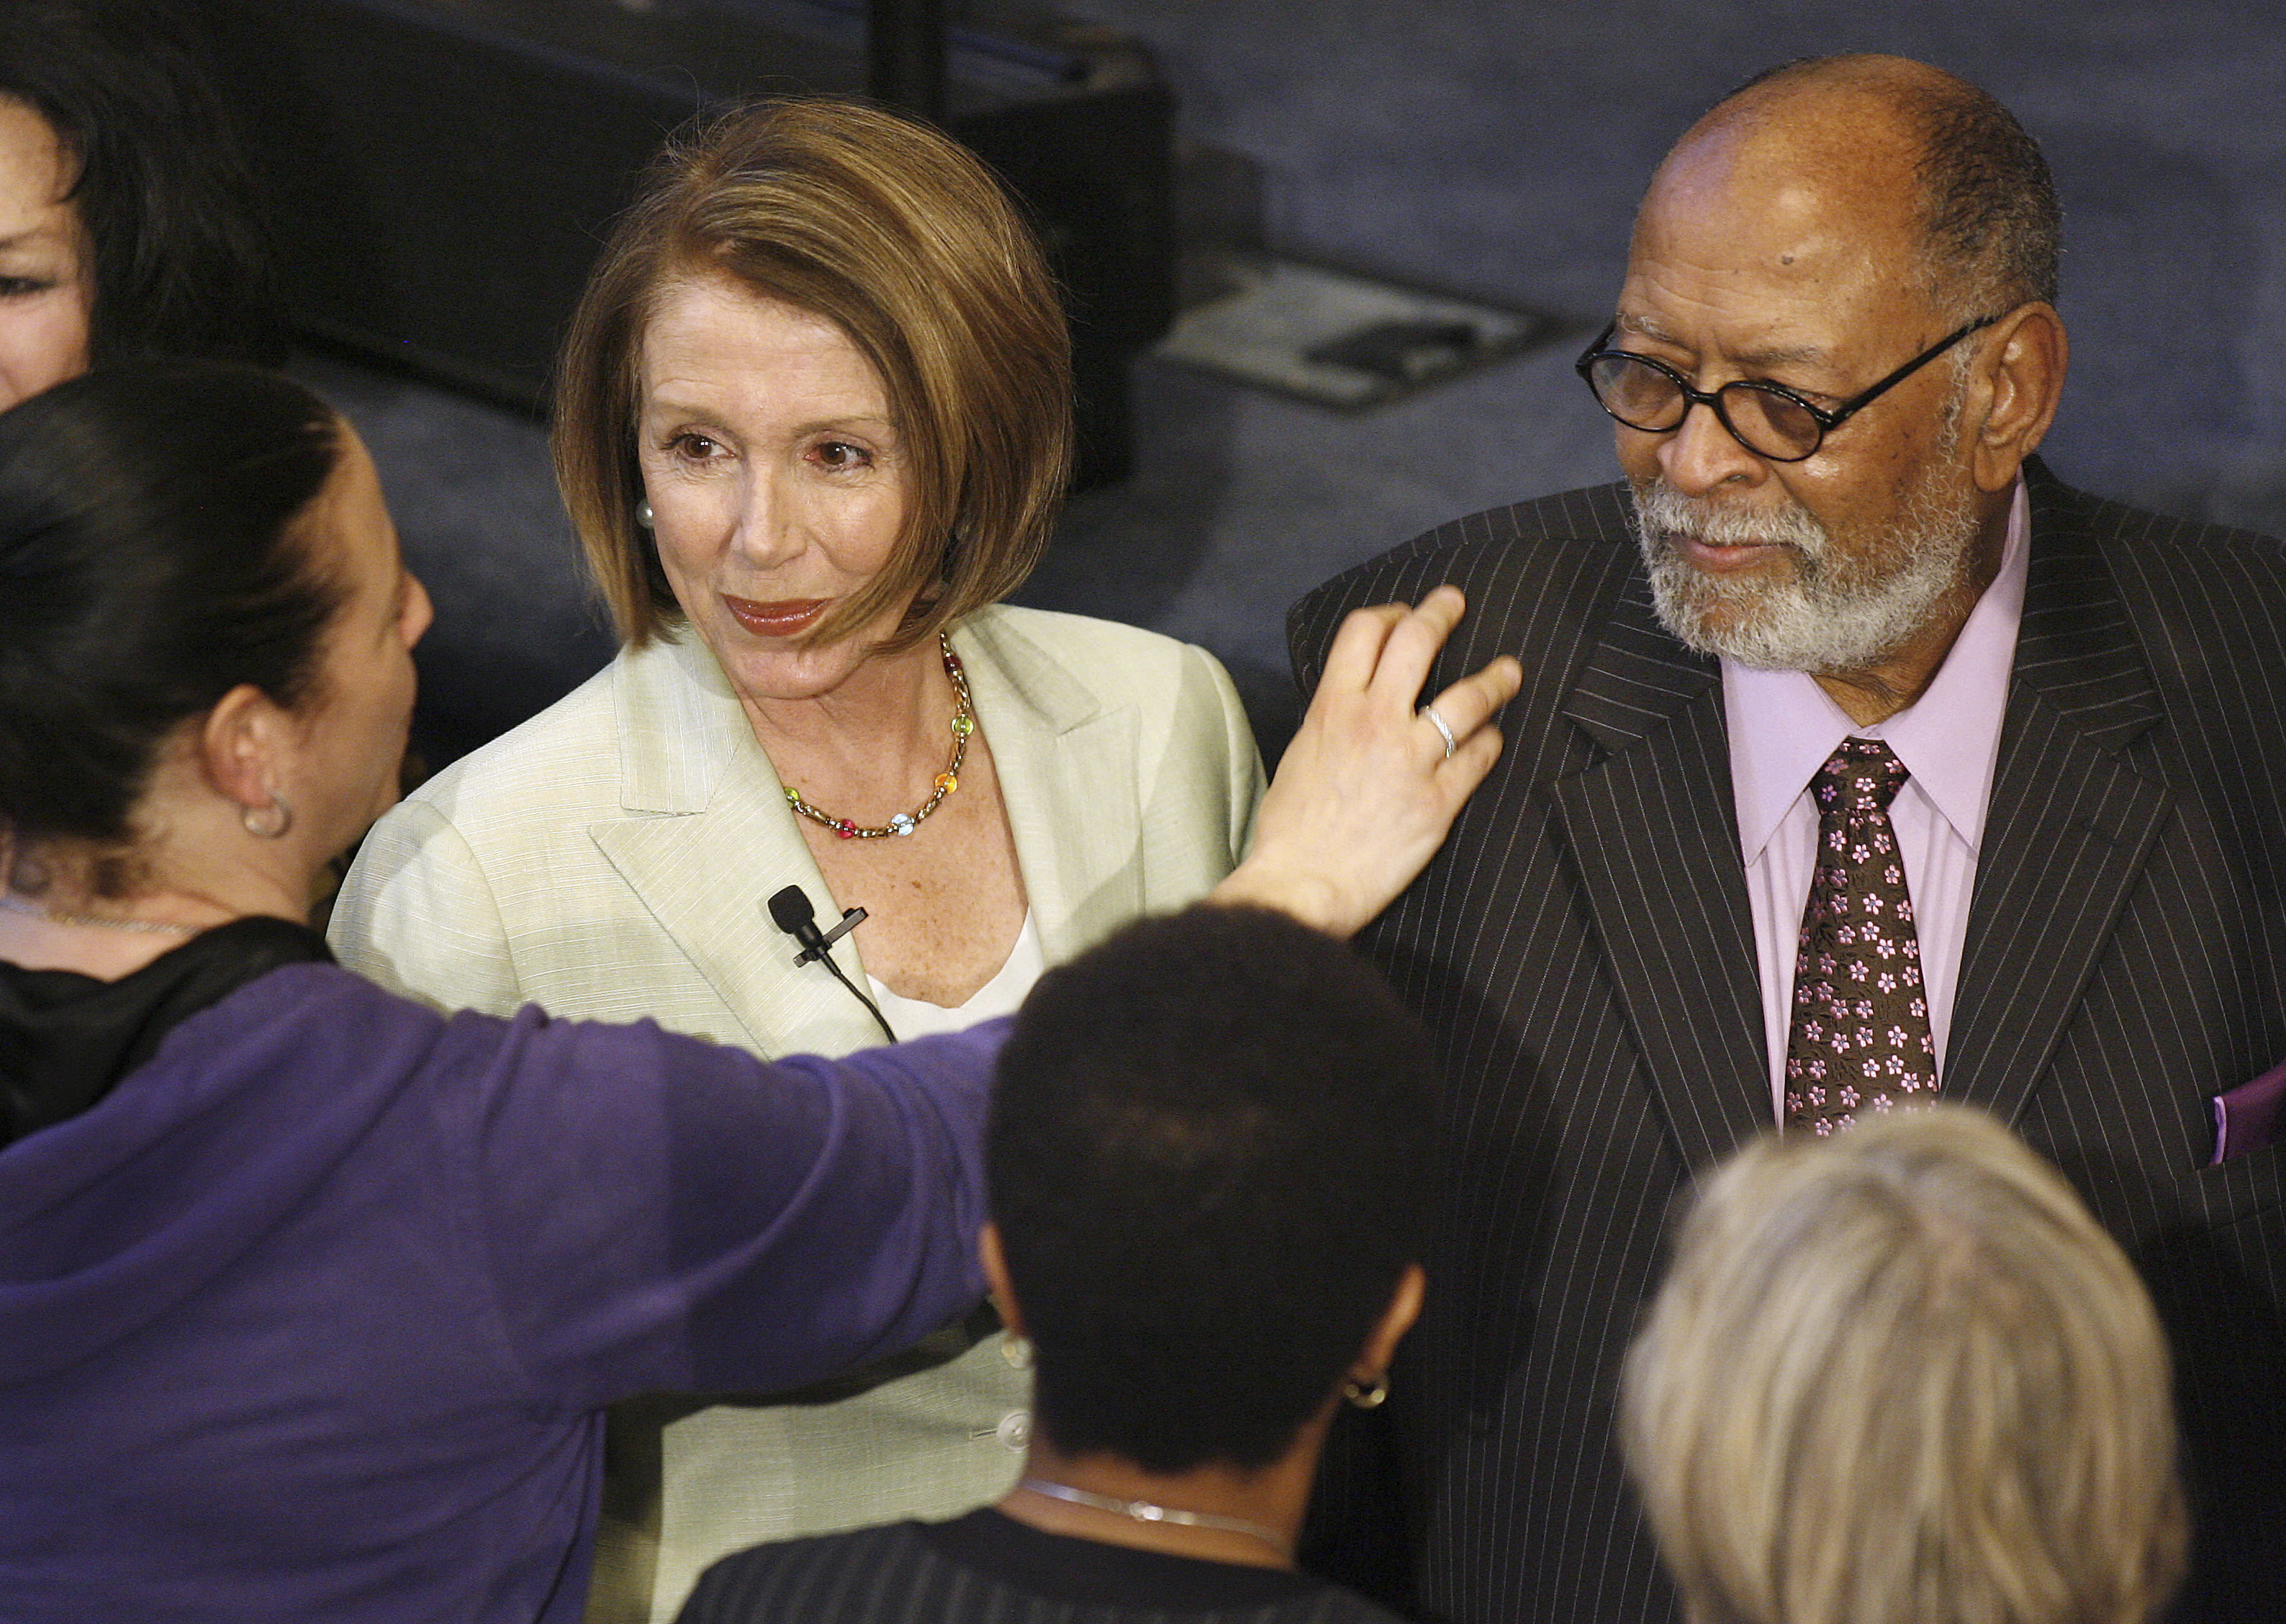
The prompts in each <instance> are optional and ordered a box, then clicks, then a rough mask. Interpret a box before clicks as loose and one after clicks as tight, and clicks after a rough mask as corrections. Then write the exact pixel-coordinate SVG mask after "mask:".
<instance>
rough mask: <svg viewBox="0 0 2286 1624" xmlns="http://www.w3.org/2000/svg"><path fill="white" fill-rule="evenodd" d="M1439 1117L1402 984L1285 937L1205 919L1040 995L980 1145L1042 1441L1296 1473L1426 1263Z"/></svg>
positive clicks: (1266, 915)
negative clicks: (1337, 1393)
mask: <svg viewBox="0 0 2286 1624" xmlns="http://www.w3.org/2000/svg"><path fill="white" fill-rule="evenodd" d="M1434 1102H1435V1095H1434V1087H1433V1083H1432V1061H1431V1055H1430V1052H1429V1047H1428V1042H1427V1039H1426V1038H1425V1037H1423V1034H1422V1031H1421V1029H1420V1027H1419V1025H1418V1024H1417V1023H1416V1022H1415V1021H1414V1019H1413V1017H1412V1016H1411V1015H1409V1014H1408V1013H1407V1012H1406V1010H1405V1008H1404V1007H1403V1005H1400V1004H1399V1002H1398V1000H1397V997H1396V995H1395V994H1394V993H1393V992H1391V990H1390V988H1389V985H1388V983H1387V982H1386V981H1383V979H1382V978H1381V976H1380V975H1379V974H1377V973H1376V972H1375V971H1374V970H1373V969H1372V968H1371V967H1370V966H1368V965H1367V964H1366V963H1365V962H1364V961H1363V960H1362V959H1360V958H1359V957H1358V956H1357V955H1356V954H1355V953H1354V952H1352V950H1350V949H1349V948H1348V947H1346V946H1344V944H1342V943H1340V942H1335V941H1333V940H1332V939H1330V938H1328V937H1326V936H1323V935H1320V934H1318V933H1316V932H1314V931H1312V930H1309V929H1307V928H1306V927H1305V926H1301V925H1299V924H1297V923H1296V922H1295V921H1294V920H1292V919H1291V918H1288V917H1286V916H1285V915H1283V914H1279V913H1272V912H1267V911H1261V910H1256V909H1236V908H1223V907H1218V906H1213V905H1208V904H1201V905H1199V906H1196V907H1194V908H1191V909H1190V910H1188V911H1185V912H1182V913H1178V914H1174V915H1171V916H1169V917H1167V918H1156V919H1149V920H1146V921H1143V922H1142V923H1139V924H1136V925H1132V926H1129V927H1127V928H1126V929H1125V930H1123V931H1122V932H1121V933H1120V934H1117V935H1115V936H1114V937H1112V938H1111V939H1110V940H1108V942H1104V943H1103V944H1102V945H1100V946H1099V947H1097V948H1095V949H1094V950H1092V951H1090V952H1088V953H1086V954H1084V955H1083V956H1081V957H1080V958H1076V959H1075V960H1073V961H1072V962H1071V963H1069V964H1067V965H1065V966H1061V967H1060V968H1058V969H1054V970H1052V971H1050V972H1049V973H1048V974H1046V975H1044V976H1043V977H1042V978H1041V980H1040V981H1039V983H1038V985H1037V986H1036V987H1035V988H1034V989H1033V990H1032V994H1031V996H1030V997H1029V998H1027V999H1026V1000H1025V1003H1024V1009H1023V1013H1022V1014H1021V1015H1020V1016H1019V1017H1018V1019H1017V1022H1016V1029H1015V1033H1014V1035H1013V1037H1011V1039H1010V1040H1009V1043H1008V1045H1007V1047H1006V1049H1005V1051H1003V1052H1002V1054H1001V1058H1000V1069H999V1079H998V1084H997V1089H996V1091H995V1092H994V1095H993V1101H992V1113H991V1122H990V1126H989V1129H988V1131H987V1139H986V1147H987V1148H986V1165H987V1173H988V1179H989V1189H990V1197H991V1206H992V1216H993V1219H994V1221H995V1222H996V1223H997V1225H998V1226H999V1229H1000V1236H1001V1244H1002V1249H1003V1252H1004V1254H1005V1257H1006V1259H1007V1265H1008V1273H1009V1279H1010V1284H1011V1285H1012V1287H1013V1289H1014V1292H1015V1296H1016V1301H1017V1305H1018V1308H1019V1311H1020V1312H1021V1314H1022V1316H1023V1320H1024V1323H1025V1328H1026V1329H1027V1330H1028V1331H1029V1333H1030V1335H1031V1338H1032V1341H1033V1344H1034V1346H1035V1348H1036V1350H1037V1355H1036V1358H1037V1362H1036V1370H1037V1380H1038V1391H1037V1398H1036V1400H1035V1406H1034V1423H1033V1424H1034V1426H1035V1427H1036V1428H1037V1430H1038V1431H1039V1432H1040V1434H1041V1435H1042V1436H1043V1437H1044V1438H1045V1439H1048V1440H1050V1441H1051V1442H1052V1443H1053V1444H1054V1446H1055V1447H1057V1448H1058V1449H1060V1450H1061V1451H1063V1452H1064V1453H1066V1454H1068V1455H1097V1454H1108V1455H1116V1456H1118V1457H1120V1458H1122V1459H1124V1460H1127V1461H1131V1462H1135V1463H1136V1464H1137V1465H1139V1466H1141V1467H1143V1468H1144V1469H1145V1470H1150V1471H1182V1470H1189V1469H1191V1468H1193V1467H1195V1466H1199V1465H1202V1464H1204V1463H1206V1462H1224V1463H1227V1464H1230V1465H1233V1466H1236V1467H1239V1468H1242V1469H1250V1468H1256V1467H1260V1466H1265V1465H1267V1464H1268V1463H1270V1462H1273V1461H1274V1460H1276V1459H1278V1458H1279V1457H1280V1456H1281V1455H1283V1454H1284V1453H1285V1452H1286V1450H1287V1449H1288V1448H1289V1447H1291V1445H1292V1443H1293V1441H1294V1438H1295V1435H1296V1434H1297V1432H1298V1431H1299V1430H1300V1429H1301V1426H1302V1424H1303V1423H1305V1421H1307V1420H1308V1419H1309V1418H1310V1416H1311V1415H1314V1414H1315V1413H1316V1412H1317V1410H1318V1408H1319V1407H1320V1406H1321V1405H1322V1404H1324V1403H1325V1401H1326V1399H1327V1398H1328V1396H1329V1395H1330V1394H1331V1393H1332V1391H1333V1389H1334V1384H1335V1383H1336V1382H1337V1381H1338V1380H1340V1379H1341V1376H1342V1373H1343V1371H1344V1369H1345V1368H1347V1366H1348V1365H1349V1364H1350V1362H1351V1361H1352V1360H1355V1359H1356V1358H1357V1356H1358V1352H1359V1350H1360V1348H1361V1347H1363V1345H1364V1344H1365V1341H1366V1338H1367V1336H1368V1335H1369V1334H1370V1333H1371V1331H1372V1329H1373V1328H1374V1326H1375V1325H1376V1323H1377V1322H1378V1321H1379V1320H1380V1318H1381V1316H1382V1314H1383V1313H1384V1312H1385V1311H1386V1310H1387V1309H1388V1307H1389V1305H1390V1301H1391V1296H1392V1295H1393V1293H1394V1292H1395V1290H1396V1289H1397V1285H1398V1282H1399V1280H1400V1279H1401V1278H1402V1277H1403V1275H1404V1273H1405V1270H1406V1268H1407V1265H1410V1264H1412V1263H1414V1262H1415V1261H1416V1260H1417V1258H1418V1257H1419V1256H1420V1253H1421V1250H1422V1246H1423V1240H1424V1234H1425V1228H1426V1224H1427V1218H1428V1211H1429V1202H1430V1183H1431V1180H1430V1171H1429V1170H1430V1163H1431V1155H1432V1154H1433V1149H1434V1135H1435V1128H1434V1125H1433V1122H1432V1117H1433V1108H1434Z"/></svg>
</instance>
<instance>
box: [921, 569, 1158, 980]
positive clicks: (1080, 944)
mask: <svg viewBox="0 0 2286 1624" xmlns="http://www.w3.org/2000/svg"><path fill="white" fill-rule="evenodd" d="M952 643H953V649H954V651H955V652H956V653H958V655H959V656H960V658H961V660H962V662H963V663H964V664H965V665H966V666H967V669H968V686H969V691H970V693H971V694H972V695H973V696H974V699H975V701H976V716H977V723H978V725H979V726H980V727H981V729H983V732H984V737H986V739H987V740H989V743H990V745H991V747H992V760H993V763H994V765H995V766H996V767H997V769H998V772H999V778H1000V794H1001V799H1002V800H1003V802H1004V803H1005V806H1006V808H1007V811H1008V824H1009V829H1010V832H1012V834H1013V836H1014V839H1015V843H1016V861H1017V863H1018V864H1019V866H1020V867H1021V869H1022V871H1023V875H1024V890H1025V895H1026V897H1027V899H1028V901H1029V905H1030V907H1031V911H1032V922H1033V924H1034V926H1036V927H1037V929H1038V931H1039V933H1040V950H1041V952H1042V955H1043V956H1044V958H1046V960H1047V962H1048V963H1050V964H1057V963H1060V962H1061V961H1062V960H1064V959H1066V958H1070V957H1071V956H1072V955H1073V954H1074V953H1076V952H1077V951H1079V950H1081V949H1082V948H1084V947H1085V946H1087V945H1088V944H1089V943H1091V942H1096V941H1098V940H1100V938H1101V937H1102V936H1103V935H1104V934H1106V933H1108V932H1109V931H1110V930H1112V929H1114V928H1115V927H1116V926H1119V925H1121V924H1123V923H1124V922H1125V921H1127V920H1129V919H1131V918H1134V917H1135V916H1136V915H1137V914H1139V913H1140V912H1141V911H1142V910H1143V876H1142V873H1141V871H1140V870H1139V868H1138V866H1137V864H1136V862H1135V854H1136V853H1137V851H1138V850H1139V849H1140V847H1141V840H1142V825H1143V809H1142V800H1141V795H1142V788H1141V784H1140V783H1139V774H1138V773H1137V771H1136V763H1137V759H1138V756H1139V753H1140V748H1141V745H1140V740H1139V734H1138V731H1137V726H1138V724H1137V719H1136V714H1135V712H1134V709H1133V707H1131V706H1105V705H1104V704H1103V703H1102V701H1101V700H1100V698H1098V697H1097V695H1096V693H1095V692H1094V690H1092V688H1090V687H1089V686H1088V684H1087V682H1085V680H1084V678H1083V677H1082V676H1081V674H1079V673H1077V672H1075V671H1073V670H1072V669H1070V668H1069V667H1068V666H1066V665H1064V664H1063V663H1062V662H1060V660H1058V659H1057V658H1056V657H1055V656H1053V655H1052V654H1051V653H1049V652H1048V651H1047V650H1045V649H1043V648H1042V647H1041V646H1040V645H1039V644H1038V643H1035V642H1033V641H1032V640H1031V639H1030V638H1029V637H1027V636H1025V635H1023V633H1022V632H1021V631H1020V630H1018V629H1017V628H1016V627H1015V626H1014V625H1013V624H1012V623H1011V622H1010V621H1009V619H1007V618H1006V617H1005V616H1003V615H1000V614H997V613H996V612H995V611H990V610H987V611H984V612H982V613H981V614H979V615H976V616H974V617H973V618H972V619H969V620H967V621H966V622H964V623H963V624H962V626H961V627H959V628H958V629H957V630H956V631H955V632H954V633H953V635H952Z"/></svg>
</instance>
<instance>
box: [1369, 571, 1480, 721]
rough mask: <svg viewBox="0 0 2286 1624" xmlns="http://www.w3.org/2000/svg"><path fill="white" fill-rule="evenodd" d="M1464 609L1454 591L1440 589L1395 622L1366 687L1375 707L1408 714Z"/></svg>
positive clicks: (1465, 603)
mask: <svg viewBox="0 0 2286 1624" xmlns="http://www.w3.org/2000/svg"><path fill="white" fill-rule="evenodd" d="M1468 607H1469V604H1468V600H1467V599H1466V598H1465V597H1463V596H1462V595H1461V589H1460V588H1459V587H1454V586H1443V587H1438V588H1437V589H1436V590H1435V591H1433V592H1431V594H1430V595H1428V596H1427V597H1424V598H1423V599H1422V600H1421V602H1420V603H1418V604H1417V605H1415V607H1414V608H1413V609H1411V610H1410V611H1407V612H1406V613H1404V614H1402V615H1400V616H1399V617H1398V618H1397V619H1396V621H1395V622H1394V623H1393V624H1391V627H1390V628H1389V631H1388V635H1386V636H1384V637H1383V640H1382V644H1381V649H1380V658H1378V659H1376V661H1375V663H1374V668H1373V676H1372V679H1371V681H1370V682H1369V683H1368V691H1369V692H1370V693H1371V694H1372V696H1373V698H1374V699H1375V700H1376V702H1377V703H1380V704H1383V705H1387V706H1392V707H1395V706H1402V707H1403V708H1404V709H1405V710H1407V711H1408V712H1409V711H1412V710H1413V709H1415V707H1416V706H1418V705H1419V704H1420V702H1421V687H1422V684H1423V683H1424V682H1427V681H1428V680H1429V669H1430V666H1431V665H1432V664H1434V663H1435V661H1436V658H1437V652H1438V650H1440V649H1442V648H1443V647H1444V646H1445V640H1446V638H1447V637H1450V636H1451V635H1453V628H1454V627H1456V626H1458V625H1459V624H1460V623H1461V617H1462V614H1464V613H1465V612H1467V610H1468ZM1447 720H1448V721H1449V720H1450V719H1449V718H1447Z"/></svg>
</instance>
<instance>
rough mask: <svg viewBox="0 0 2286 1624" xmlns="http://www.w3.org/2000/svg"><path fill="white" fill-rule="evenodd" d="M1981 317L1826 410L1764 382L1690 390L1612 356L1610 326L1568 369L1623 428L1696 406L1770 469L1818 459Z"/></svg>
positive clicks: (1675, 423) (1641, 359)
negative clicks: (1838, 435) (1839, 433)
mask: <svg viewBox="0 0 2286 1624" xmlns="http://www.w3.org/2000/svg"><path fill="white" fill-rule="evenodd" d="M1999 319H2000V318H1999V317H1998V316H1980V317H1978V318H1977V319H1975V321H1972V322H1970V323H1969V324H1968V325H1967V327H1959V328H1956V329H1955V330H1954V331H1952V332H1951V333H1950V334H1948V335H1945V336H1944V337H1943V338H1940V339H1938V340H1937V341H1936V343H1933V344H1931V345H1930V346H1929V347H1928V348H1927V349H1926V350H1924V351H1921V352H1920V353H1919V355H1917V356H1915V357H1913V359H1912V360H1910V361H1907V362H1906V363H1905V364H1904V366H1902V367H1898V368H1897V369H1896V371H1895V372H1893V373H1891V374H1889V375H1888V377H1886V378H1884V379H1882V380H1881V381H1880V382H1879V383H1876V384H1874V385H1873V386H1872V388H1871V389H1866V390H1859V391H1858V392H1857V393H1856V394H1855V395H1852V396H1851V397H1850V398H1849V399H1847V400H1845V401H1843V402H1842V403H1841V405H1840V406H1835V407H1833V409H1832V410H1831V411H1828V410H1827V409H1826V408H1825V407H1824V406H1812V405H1811V404H1810V403H1809V401H1807V400H1804V399H1803V398H1801V396H1800V395H1797V394H1795V393H1794V392H1793V390H1790V389H1788V388H1787V387H1786V386H1785V384H1783V383H1773V382H1770V380H1769V379H1767V378H1733V379H1732V380H1731V381H1730V382H1728V383H1725V384H1724V385H1723V386H1722V388H1720V389H1717V390H1701V389H1695V388H1693V387H1692V386H1691V380H1690V379H1688V378H1686V377H1684V376H1683V374H1681V373H1679V372H1677V371H1675V368H1674V367H1669V366H1668V365H1667V363H1666V362H1664V361H1655V360H1653V359H1651V357H1650V356H1647V355H1637V354H1636V352H1635V351H1632V350H1612V349H1609V348H1607V347H1606V346H1608V345H1609V344H1610V343H1611V342H1612V334H1613V333H1615V332H1617V331H1618V330H1619V325H1620V324H1619V323H1618V322H1617V321H1613V322H1612V324H1611V325H1610V326H1608V327H1605V328H1604V330H1603V331H1602V332H1601V333H1598V334H1597V335H1596V342H1595V343H1591V344H1589V345H1588V348H1587V349H1586V350H1585V351H1582V352H1581V354H1580V359H1578V360H1577V361H1575V362H1573V370H1574V371H1576V372H1578V373H1579V374H1580V377H1581V378H1582V379H1583V380H1584V381H1585V382H1587V385H1588V388H1589V389H1590V390H1594V391H1595V395H1596V405H1598V406H1602V407H1603V408H1604V411H1606V412H1608V413H1610V414H1612V416H1613V417H1614V418H1616V419H1618V420H1619V421H1620V422H1623V423H1625V424H1626V425H1627V426H1628V428H1630V429H1640V430H1643V431H1644V433H1646V434H1665V433H1667V432H1668V431H1670V430H1675V429H1680V428H1681V427H1683V419H1684V418H1685V417H1688V416H1689V415H1690V414H1691V407H1692V406H1707V407H1711V408H1712V409H1713V411H1714V413H1715V420H1716V421H1717V422H1720V423H1721V424H1722V426H1723V427H1724V428H1725V429H1727V430H1730V438H1732V439H1735V440H1737V441H1738V444H1739V445H1744V446H1745V447H1746V449H1747V450H1748V451H1751V452H1753V453H1754V454H1755V455H1756V456H1758V457H1765V458H1768V459H1769V460H1770V461H1772V462H1800V461H1803V460H1804V459H1805V458H1808V457H1813V456H1816V455H1817V448H1818V447H1819V446H1820V445H1824V444H1825V437H1826V436H1827V435H1829V434H1831V433H1833V431H1834V430H1836V429H1838V428H1840V427H1841V425H1842V424H1843V423H1845V422H1849V419H1850V418H1852V417H1855V416H1856V414H1858V413H1860V412H1862V411H1864V409H1865V408H1866V407H1867V406H1871V405H1872V404H1873V402H1874V401H1876V400H1878V399H1880V398H1881V396H1883V395H1884V394H1886V393H1887V392H1888V391H1889V390H1892V389H1894V388H1896V386H1897V385H1898V384H1900V383H1902V382H1904V381H1905V380H1906V379H1907V378H1910V377H1912V375H1913V374H1915V373H1917V372H1919V370H1920V369H1921V368H1922V367H1926V366H1927V365H1928V364H1929V363H1930V362H1931V361H1933V360H1935V359H1936V358H1937V357H1938V356H1940V355H1943V353H1944V352H1945V351H1948V350H1950V349H1951V348H1952V347H1953V345H1955V344H1957V343H1959V342H1960V341H1961V340H1962V339H1964V338H1966V337H1967V336H1968V335H1970V334H1971V333H1975V332H1981V331H1983V329H1984V328H1986V327H1990V326H1991V325H1992V324H1993V323H1994V322H1996V321H1998V320H1999Z"/></svg>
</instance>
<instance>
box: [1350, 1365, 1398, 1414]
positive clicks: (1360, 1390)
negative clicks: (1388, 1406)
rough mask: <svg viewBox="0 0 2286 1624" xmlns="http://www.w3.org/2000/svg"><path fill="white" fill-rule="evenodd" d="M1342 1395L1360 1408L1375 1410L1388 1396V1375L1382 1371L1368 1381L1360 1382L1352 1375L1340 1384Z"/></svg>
mask: <svg viewBox="0 0 2286 1624" xmlns="http://www.w3.org/2000/svg"><path fill="white" fill-rule="evenodd" d="M1342 1397H1343V1398H1344V1399H1348V1400H1349V1401H1350V1402H1351V1403H1352V1404H1354V1405H1356V1406H1357V1407H1358V1408H1360V1409H1361V1410H1377V1409H1379V1408H1380V1407H1381V1406H1382V1401H1383V1399H1387V1398H1388V1397H1389V1377H1388V1376H1387V1374H1386V1373H1384V1374H1383V1375H1380V1376H1376V1377H1374V1378H1373V1380H1372V1381H1370V1382H1360V1381H1359V1380H1358V1379H1357V1378H1356V1377H1355V1376H1352V1377H1351V1378H1350V1379H1349V1380H1348V1381H1346V1382H1344V1383H1343V1384H1342Z"/></svg>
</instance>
